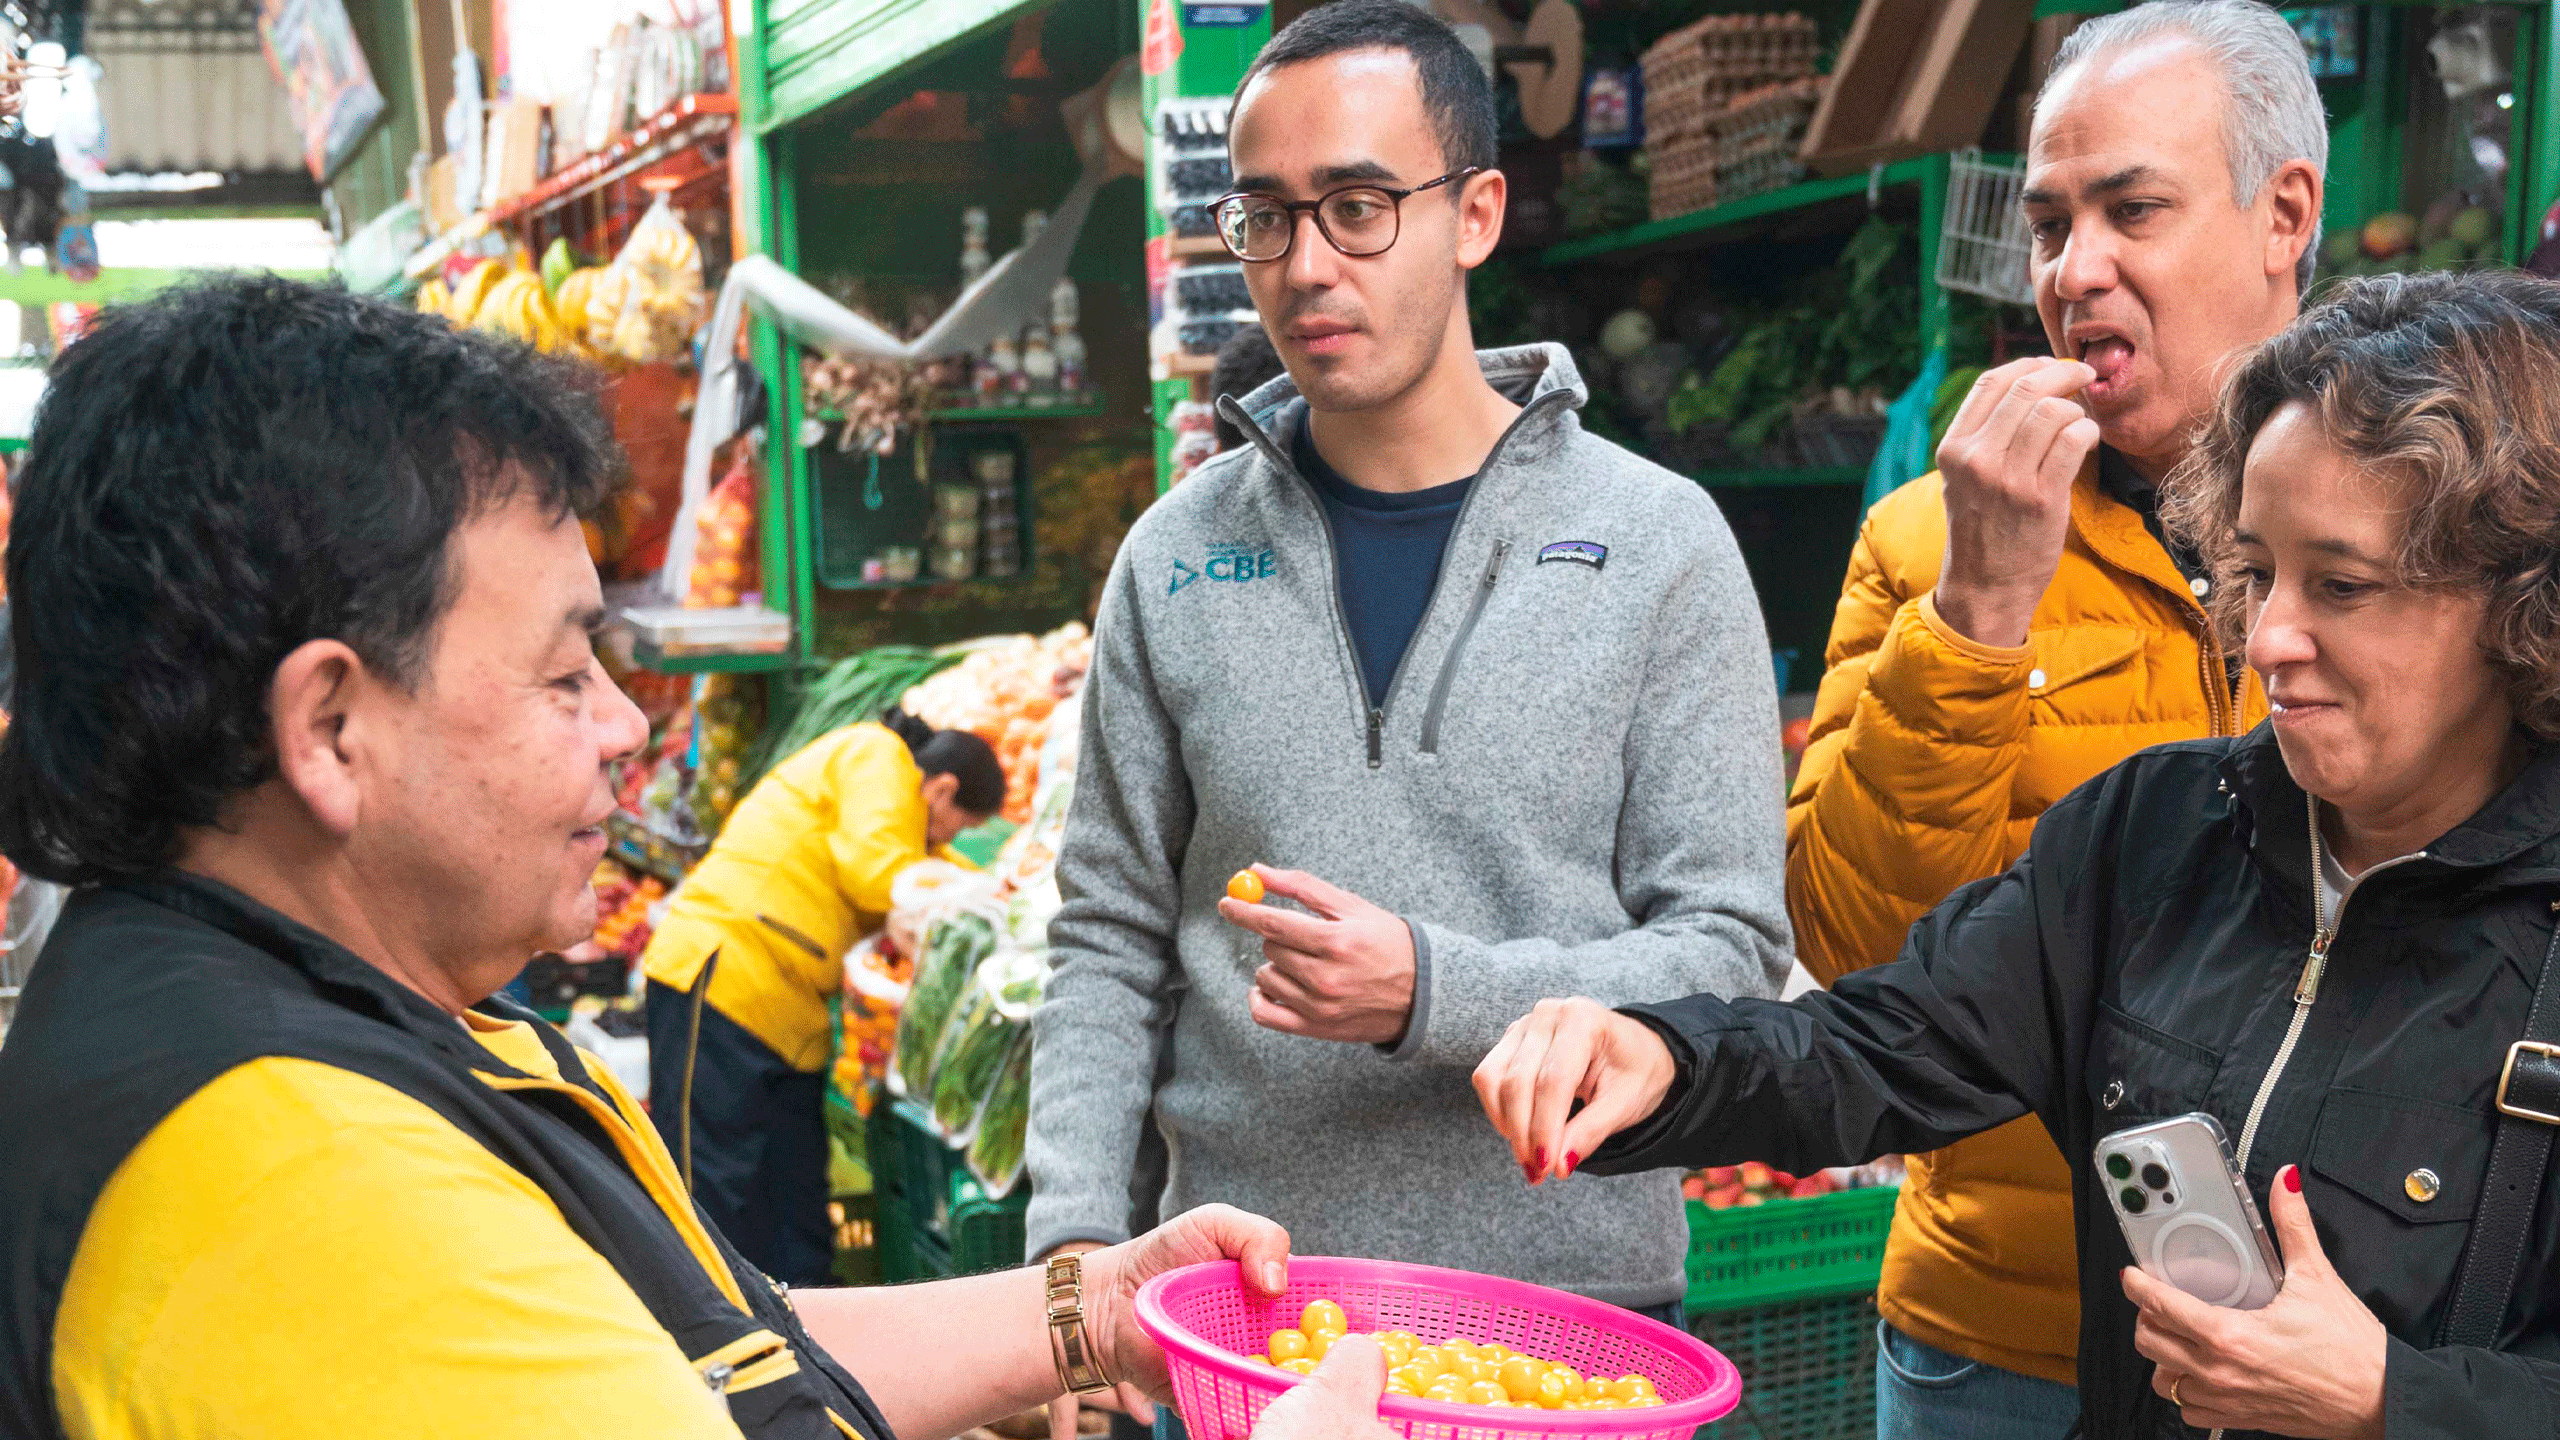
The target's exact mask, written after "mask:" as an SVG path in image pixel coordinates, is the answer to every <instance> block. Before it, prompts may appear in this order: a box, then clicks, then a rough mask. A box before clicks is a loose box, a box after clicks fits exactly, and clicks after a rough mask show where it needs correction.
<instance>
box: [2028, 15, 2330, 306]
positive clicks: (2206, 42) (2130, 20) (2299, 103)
mask: <svg viewBox="0 0 2560 1440" xmlns="http://www.w3.org/2000/svg"><path fill="white" fill-rule="evenodd" d="M2163 35H2177V36H2183V37H2184V38H2186V39H2189V40H2192V41H2194V42H2195V43H2196V44H2197V45H2198V46H2200V47H2202V49H2203V50H2204V52H2205V53H2206V54H2207V55H2209V56H2211V57H2212V58H2213V63H2214V67H2215V69H2217V70H2218V71H2220V72H2221V76H2222V95H2223V107H2222V151H2223V157H2224V160H2225V162H2226V163H2228V164H2229V165H2230V167H2231V198H2232V201H2233V203H2235V204H2238V205H2241V206H2243V207H2246V206H2249V205H2254V204H2256V203H2257V199H2258V192H2259V191H2261V190H2264V189H2265V188H2266V187H2267V182H2268V181H2269V180H2272V179H2274V178H2275V174H2276V172H2277V171H2278V170H2281V169H2283V168H2284V167H2285V165H2287V164H2288V163H2290V162H2292V161H2295V160H2308V161H2310V162H2311V164H2312V166H2313V168H2315V169H2317V170H2318V171H2319V172H2320V174H2321V176H2322V177H2323V178H2324V179H2325V178H2326V177H2327V175H2328V173H2329V117H2328V115H2327V114H2326V113H2325V112H2324V111H2323V110H2322V109H2321V108H2320V87H2319V86H2318V85H2316V84H2314V83H2313V82H2312V79H2311V62H2310V60H2309V58H2308V57H2306V56H2305V55H2304V53H2303V49H2302V38H2301V37H2300V36H2298V35H2296V34H2295V33H2294V32H2293V27H2292V26H2291V25H2289V24H2287V23H2285V18H2284V17H2283V16H2282V15H2280V14H2278V13H2277V12H2276V11H2275V10H2274V9H2273V8H2272V7H2270V6H2267V5H2262V4H2260V3H2258V0H2148V3H2145V4H2140V5H2136V6H2134V7H2133V8H2132V9H2130V10H2120V11H2118V12H2116V13H2115V14H2113V15H2101V16H2098V17H2096V18H2094V19H2092V20H2089V21H2087V22H2086V23H2084V24H2082V25H2081V26H2080V27H2079V28H2077V29H2075V30H2073V31H2072V32H2071V33H2070V34H2069V35H2068V36H2066V37H2064V39H2063V42H2062V48H2061V49H2060V50H2058V51H2056V52H2055V53H2054V57H2053V68H2052V69H2051V70H2050V71H2049V72H2048V73H2047V74H2046V76H2045V82H2044V88H2043V89H2042V90H2041V91H2039V92H2038V93H2037V95H2036V116H2037V118H2038V119H2042V118H2043V115H2044V105H2045V101H2046V100H2047V99H2049V98H2050V97H2051V96H2052V94H2053V90H2054V86H2055V85H2056V84H2057V83H2058V82H2060V80H2061V79H2062V77H2063V75H2064V73H2065V72H2067V71H2069V70H2070V69H2071V68H2072V67H2073V66H2075V65H2078V64H2079V63H2080V62H2081V61H2083V60H2087V59H2089V58H2090V57H2092V56H2094V55H2097V54H2099V53H2101V52H2103V51H2111V50H2121V49H2124V48H2125V47H2127V46H2130V45H2135V44H2139V43H2140V42H2142V41H2145V40H2150V39H2153V38H2156V37H2158V36H2163ZM2319 261H2320V222H2319V220H2318V218H2317V217H2314V218H2313V220H2312V222H2311V239H2310V242H2309V243H2308V244H2306V245H2304V246H2303V247H2302V260H2301V262H2300V263H2299V264H2297V265H2296V266H2295V267H2294V272H2293V281H2294V289H2295V292H2296V293H2297V294H2299V293H2302V292H2304V291H2307V290H2309V289H2310V288H2311V275H2312V271H2313V270H2314V269H2315V268H2316V267H2317V266H2318V264H2319Z"/></svg>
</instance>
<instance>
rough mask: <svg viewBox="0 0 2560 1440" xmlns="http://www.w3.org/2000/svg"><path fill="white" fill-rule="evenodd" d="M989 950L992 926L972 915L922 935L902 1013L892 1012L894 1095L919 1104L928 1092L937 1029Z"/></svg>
mask: <svg viewBox="0 0 2560 1440" xmlns="http://www.w3.org/2000/svg"><path fill="white" fill-rule="evenodd" d="M995 948H996V926H995V922H994V921H993V920H991V919H989V918H988V917H986V916H985V915H982V914H980V913H978V912H977V911H974V910H959V911H954V912H953V913H951V914H949V915H945V916H943V917H942V918H941V919H940V920H937V921H935V922H934V924H933V927H932V928H931V929H929V930H927V931H926V932H925V937H924V954H923V955H921V956H919V957H917V960H916V974H915V979H914V980H913V981H912V982H911V983H910V987H909V989H908V991H907V1004H906V1008H905V1009H903V1010H901V1011H899V1012H898V1045H897V1054H896V1055H895V1056H894V1057H892V1061H891V1064H890V1067H889V1078H890V1079H891V1080H892V1081H893V1082H895V1088H896V1090H897V1092H898V1093H899V1094H901V1095H912V1096H915V1097H917V1098H919V1099H921V1098H923V1097H924V1096H927V1095H930V1094H931V1093H933V1063H934V1060H935V1052H936V1051H937V1050H938V1049H939V1048H940V1046H941V1042H942V1032H943V1029H944V1028H945V1025H946V1024H947V1022H949V1020H950V1019H951V1012H952V1011H953V1010H954V1009H956V1008H957V1007H958V1006H959V1004H960V999H961V997H962V996H963V995H965V994H967V993H968V990H969V984H970V981H971V980H972V979H974V978H975V977H976V975H977V973H978V966H979V965H980V964H981V963H982V962H984V961H985V959H986V958H987V956H989V955H990V954H993V953H994V951H995Z"/></svg>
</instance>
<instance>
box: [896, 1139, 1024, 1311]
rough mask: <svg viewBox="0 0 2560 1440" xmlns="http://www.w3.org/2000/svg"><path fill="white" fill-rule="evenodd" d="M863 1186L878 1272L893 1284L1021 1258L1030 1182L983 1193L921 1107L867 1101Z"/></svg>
mask: <svg viewBox="0 0 2560 1440" xmlns="http://www.w3.org/2000/svg"><path fill="white" fill-rule="evenodd" d="M869 1138H870V1146H869V1148H870V1151H871V1187H872V1195H873V1199H874V1201H875V1203H876V1206H877V1210H876V1218H875V1226H876V1228H875V1231H874V1234H875V1236H876V1242H877V1244H878V1247H879V1256H880V1278H881V1280H882V1281H884V1282H885V1283H888V1284H891V1285H895V1284H898V1283H900V1282H902V1281H907V1280H933V1279H939V1278H941V1277H943V1276H946V1275H975V1274H978V1273H979V1272H981V1271H986V1270H1003V1269H1008V1268H1010V1267H1012V1266H1016V1265H1019V1264H1021V1263H1022V1245H1023V1230H1022V1217H1023V1212H1024V1211H1025V1210H1027V1209H1029V1208H1030V1205H1031V1188H1030V1187H1029V1186H1028V1185H1016V1186H1015V1187H1014V1189H1013V1193H1012V1194H1010V1195H1007V1196H1006V1197H1005V1198H1003V1199H1001V1200H990V1199H988V1198H987V1195H986V1191H985V1190H984V1189H983V1188H981V1187H980V1186H979V1184H978V1181H977V1177H976V1176H974V1175H971V1174H970V1173H969V1167H968V1166H967V1165H966V1164H964V1163H962V1161H961V1158H960V1152H959V1151H958V1150H957V1149H955V1148H953V1147H952V1146H951V1145H949V1144H947V1143H945V1142H944V1140H943V1138H942V1136H941V1135H940V1134H939V1133H938V1132H936V1131H935V1129H934V1128H933V1121H932V1120H931V1119H930V1118H929V1117H927V1116H926V1114H925V1112H924V1111H922V1110H921V1109H918V1108H917V1107H916V1106H914V1105H911V1104H909V1103H907V1102H906V1101H904V1100H893V1099H891V1098H890V1097H888V1096H887V1095H883V1096H881V1097H880V1103H878V1104H876V1105H874V1106H872V1107H871V1128H870V1137H869Z"/></svg>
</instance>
